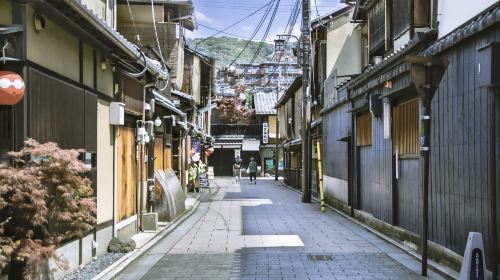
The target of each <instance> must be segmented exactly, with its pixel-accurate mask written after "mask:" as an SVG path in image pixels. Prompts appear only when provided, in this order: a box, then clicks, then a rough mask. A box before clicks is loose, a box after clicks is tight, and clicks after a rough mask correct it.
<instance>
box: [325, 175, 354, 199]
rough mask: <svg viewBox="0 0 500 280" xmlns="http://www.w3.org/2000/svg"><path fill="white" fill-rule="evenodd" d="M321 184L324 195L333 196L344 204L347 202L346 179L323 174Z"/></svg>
mask: <svg viewBox="0 0 500 280" xmlns="http://www.w3.org/2000/svg"><path fill="white" fill-rule="evenodd" d="M323 186H324V189H325V196H326V197H332V198H335V199H336V200H339V201H342V202H344V203H345V204H347V203H348V187H347V181H346V180H342V179H338V178H335V177H330V176H326V175H323Z"/></svg>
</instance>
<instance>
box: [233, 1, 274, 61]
mask: <svg viewBox="0 0 500 280" xmlns="http://www.w3.org/2000/svg"><path fill="white" fill-rule="evenodd" d="M272 1H273V2H274V1H275V0H272ZM272 6H273V5H272V4H271V5H269V6H267V9H266V11H265V13H264V15H263V16H262V18H261V20H260V22H259V24H258V25H257V27H256V28H255V30H254V32H253V33H252V36H251V37H250V38H251V39H250V40H249V41H247V43H246V44H245V46H244V47H243V49H242V50H241V51H240V52H239V53H238V55H237V56H236V57H235V58H234V59H233V61H231V63H230V64H229V66H228V68H229V67H231V66H232V65H233V64H234V62H236V60H237V59H238V58H239V57H240V56H241V54H242V53H243V52H244V51H245V50H246V48H247V47H248V45H250V42H251V40H253V38H254V37H255V35H257V32H259V30H260V28H261V27H262V24H264V22H265V20H266V18H267V16H268V15H269V12H270V11H271V9H272Z"/></svg>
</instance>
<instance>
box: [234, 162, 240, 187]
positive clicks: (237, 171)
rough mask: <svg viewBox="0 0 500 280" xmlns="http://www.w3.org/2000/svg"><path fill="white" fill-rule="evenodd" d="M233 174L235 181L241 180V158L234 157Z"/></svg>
mask: <svg viewBox="0 0 500 280" xmlns="http://www.w3.org/2000/svg"><path fill="white" fill-rule="evenodd" d="M233 176H234V181H235V182H236V183H238V182H240V181H241V160H240V159H239V158H236V159H235V160H234V163H233Z"/></svg>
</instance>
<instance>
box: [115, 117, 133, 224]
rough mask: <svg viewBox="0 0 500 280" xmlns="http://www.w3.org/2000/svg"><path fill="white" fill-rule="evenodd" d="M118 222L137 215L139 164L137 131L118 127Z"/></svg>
mask: <svg viewBox="0 0 500 280" xmlns="http://www.w3.org/2000/svg"><path fill="white" fill-rule="evenodd" d="M117 153H118V155H117V162H116V164H117V167H118V175H117V176H118V180H117V181H118V186H117V196H118V217H117V218H118V222H120V221H123V220H124V219H126V218H128V217H130V216H132V215H134V214H135V213H136V205H137V200H136V195H137V193H136V192H137V191H136V190H137V163H136V160H135V155H136V153H135V129H134V128H131V127H125V126H120V127H118V139H117Z"/></svg>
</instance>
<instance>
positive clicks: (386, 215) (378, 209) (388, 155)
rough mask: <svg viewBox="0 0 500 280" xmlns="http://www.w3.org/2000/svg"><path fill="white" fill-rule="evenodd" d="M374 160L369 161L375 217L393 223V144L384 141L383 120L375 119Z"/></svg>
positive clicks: (373, 129)
mask: <svg viewBox="0 0 500 280" xmlns="http://www.w3.org/2000/svg"><path fill="white" fill-rule="evenodd" d="M371 127H372V146H371V149H372V154H371V155H372V158H371V159H369V163H367V165H368V164H369V166H370V168H371V169H372V170H371V175H372V178H371V182H372V199H373V200H374V201H373V215H374V216H375V217H377V218H379V219H381V220H382V221H385V222H387V223H392V222H393V208H392V196H393V193H392V190H393V188H392V185H393V184H392V177H393V175H392V142H391V139H384V124H383V121H382V119H373V121H372V124H371Z"/></svg>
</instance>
